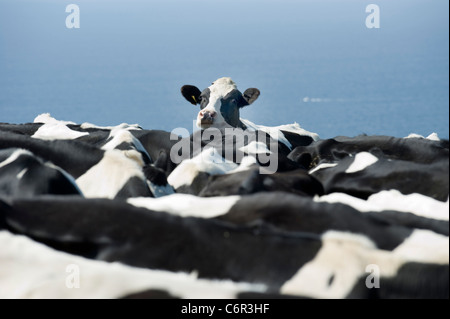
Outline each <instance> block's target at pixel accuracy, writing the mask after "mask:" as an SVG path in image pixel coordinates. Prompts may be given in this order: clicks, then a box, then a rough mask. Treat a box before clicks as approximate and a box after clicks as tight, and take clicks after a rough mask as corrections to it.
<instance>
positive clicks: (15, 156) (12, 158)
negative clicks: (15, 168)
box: [0, 149, 34, 168]
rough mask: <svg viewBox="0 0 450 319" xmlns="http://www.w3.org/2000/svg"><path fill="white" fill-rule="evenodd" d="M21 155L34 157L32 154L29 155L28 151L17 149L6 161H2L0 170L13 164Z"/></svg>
mask: <svg viewBox="0 0 450 319" xmlns="http://www.w3.org/2000/svg"><path fill="white" fill-rule="evenodd" d="M22 155H28V156H32V157H34V155H33V153H31V152H30V151H27V150H23V149H18V150H16V151H14V152H13V153H12V154H11V155H10V156H9V157H8V158H7V159H5V160H4V161H2V162H1V163H0V168H2V167H4V166H6V165H9V164H11V163H13V162H14V161H15V160H17V159H18V158H19V157H20V156H22Z"/></svg>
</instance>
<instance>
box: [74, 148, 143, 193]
mask: <svg viewBox="0 0 450 319" xmlns="http://www.w3.org/2000/svg"><path fill="white" fill-rule="evenodd" d="M141 168H142V167H141V166H140V165H139V164H138V162H137V161H136V160H135V159H130V158H129V157H127V156H125V155H124V154H123V153H122V152H121V151H119V150H107V151H105V154H104V156H103V158H102V159H101V160H100V162H98V163H97V164H96V165H94V166H93V167H91V168H90V169H89V170H88V171H87V172H86V173H84V174H83V175H82V176H80V177H78V178H77V180H76V182H77V185H78V186H79V187H80V189H81V191H82V192H83V194H84V195H85V196H86V197H101V198H110V199H112V198H114V197H115V196H116V195H117V193H118V192H119V191H120V190H121V189H122V187H123V186H124V185H125V184H126V183H127V181H128V180H129V179H130V178H132V177H138V178H140V179H142V180H143V181H145V176H144V173H143V172H142V169H141Z"/></svg>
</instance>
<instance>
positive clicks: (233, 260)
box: [0, 193, 449, 298]
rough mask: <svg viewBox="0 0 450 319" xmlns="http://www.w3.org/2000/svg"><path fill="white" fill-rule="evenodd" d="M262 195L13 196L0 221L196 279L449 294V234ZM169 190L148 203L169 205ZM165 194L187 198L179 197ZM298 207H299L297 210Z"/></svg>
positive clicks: (54, 241)
mask: <svg viewBox="0 0 450 319" xmlns="http://www.w3.org/2000/svg"><path fill="white" fill-rule="evenodd" d="M266 195H267V194H262V193H261V194H257V195H251V196H249V197H243V198H238V199H237V201H234V203H235V204H234V205H233V206H232V207H231V208H230V209H229V210H228V211H225V214H222V215H220V216H217V218H213V219H211V218H201V217H191V216H186V217H181V216H174V215H173V214H167V213H166V212H164V211H157V210H151V209H148V208H138V207H134V206H132V205H130V204H128V203H125V202H123V201H114V200H112V201H111V200H106V199H76V198H62V197H54V198H50V197H46V198H40V199H39V198H34V199H11V200H9V201H8V203H7V204H3V205H4V209H2V210H1V212H0V225H4V226H3V227H4V228H6V229H8V230H12V231H14V232H16V233H20V234H24V235H27V236H30V237H32V238H34V239H35V240H38V241H40V242H42V243H45V244H47V245H49V246H51V247H54V248H56V249H58V250H63V251H65V252H68V253H71V254H77V255H81V256H84V257H86V258H92V259H96V260H103V261H108V262H112V261H120V262H121V263H124V264H127V265H130V266H135V267H141V268H150V269H160V270H168V271H172V272H180V271H182V272H188V273H189V272H192V271H196V272H197V273H198V276H199V277H200V278H209V279H231V280H233V281H237V282H249V283H254V284H263V285H265V286H266V289H265V292H269V293H282V294H287V295H297V296H308V297H315V298H345V297H347V298H348V297H351V298H361V297H363V298H367V297H377V296H390V297H393V296H397V297H402V298H408V297H417V296H419V297H431V298H446V297H448V281H443V280H442V279H444V278H448V258H449V256H448V255H449V254H448V236H445V235H440V234H437V233H434V232H432V231H430V230H428V229H409V228H407V227H405V226H404V225H401V224H398V223H397V222H396V220H395V219H385V218H384V217H383V216H380V217H379V218H377V217H376V215H374V214H367V215H365V214H364V213H360V212H357V211H356V210H354V209H349V208H348V207H345V205H342V204H335V205H332V204H328V203H315V202H313V201H312V199H311V198H305V197H298V196H295V195H292V194H283V193H273V194H270V195H269V196H266ZM171 196H175V197H178V196H179V195H171ZM180 196H189V195H180ZM168 197H170V196H168ZM168 197H163V198H160V199H151V198H147V200H149V201H159V200H163V201H166V202H167V200H169V198H168ZM166 199H167V200H166ZM204 200H208V201H213V200H214V199H210V198H208V199H204ZM130 201H132V200H130ZM170 201H171V203H172V205H181V206H182V205H183V203H182V202H179V199H178V198H177V199H176V200H175V199H174V200H172V199H171V200H170ZM210 204H212V203H210ZM299 205H300V206H301V207H303V208H304V209H302V210H298V209H297V206H299ZM219 208H220V207H219ZM222 209H223V208H222ZM191 210H192V208H191ZM341 217H342V218H341ZM447 224H448V222H447ZM98 225H102V227H101V228H98V227H97V226H98ZM374 265H375V266H377V267H378V268H379V269H380V270H381V272H380V274H379V276H380V278H379V280H380V282H381V287H379V288H377V290H371V289H369V287H367V281H365V280H363V279H366V278H367V276H368V274H367V268H368V266H374ZM430 267H431V268H432V269H431V268H430ZM412 274H421V276H418V277H420V278H417V276H414V275H412ZM424 276H425V277H427V280H424ZM406 279H408V284H407V286H408V287H407V288H406V289H405V283H404V281H405V280H406ZM384 283H386V285H383V284H384Z"/></svg>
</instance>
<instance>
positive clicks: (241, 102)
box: [181, 77, 260, 129]
mask: <svg viewBox="0 0 450 319" xmlns="http://www.w3.org/2000/svg"><path fill="white" fill-rule="evenodd" d="M181 94H182V95H183V96H184V97H185V99H186V100H188V101H189V102H190V103H192V104H194V105H197V104H199V105H200V108H201V110H200V112H199V113H198V116H197V126H198V127H199V128H201V129H207V128H209V127H216V128H224V127H229V126H231V127H241V128H242V126H243V124H242V123H241V121H240V120H239V109H240V108H241V107H244V106H246V105H250V104H252V103H253V102H254V101H255V100H256V99H257V98H258V96H259V94H260V92H259V90H258V89H255V88H250V89H247V90H245V92H244V94H242V93H241V92H240V91H239V90H238V89H237V86H236V84H235V83H234V82H233V81H232V80H231V79H230V78H226V77H225V78H220V79H218V80H216V81H214V82H213V83H212V85H211V86H210V87H208V88H207V89H205V90H203V92H200V90H199V89H198V88H197V87H195V86H192V85H184V86H183V87H182V88H181Z"/></svg>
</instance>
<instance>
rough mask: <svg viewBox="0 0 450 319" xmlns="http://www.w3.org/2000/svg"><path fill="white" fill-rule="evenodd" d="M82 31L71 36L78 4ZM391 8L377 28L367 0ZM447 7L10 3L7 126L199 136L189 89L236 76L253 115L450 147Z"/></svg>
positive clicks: (4, 55)
mask: <svg viewBox="0 0 450 319" xmlns="http://www.w3.org/2000/svg"><path fill="white" fill-rule="evenodd" d="M72 3H73V4H76V5H78V7H79V8H80V28H79V29H69V28H67V27H66V23H65V22H66V18H67V16H68V15H69V13H67V12H66V11H65V9H66V6H67V5H69V4H72ZM371 3H374V4H377V5H378V6H379V8H380V28H379V29H368V28H367V27H366V24H365V21H366V18H367V16H368V13H366V10H365V9H366V7H367V5H369V4H371ZM448 6H449V2H448V1H446V0H433V1H429V0H397V1H389V0H380V1H376V0H374V1H361V0H342V1H337V0H333V1H331V0H328V1H313V0H310V1H309V0H305V1H287V0H281V1H268V0H262V1H256V0H254V1H253V0H247V1H237V0H231V1H230V0H228V1H222V0H217V1H206V0H191V1H181V0H165V1H151V0H150V1H144V0H129V1H117V0H79V1H60V0H45V1H44V0H34V1H31V0H0V122H10V123H25V122H32V121H33V119H34V118H35V117H36V116H37V115H38V114H41V113H45V112H49V113H51V114H52V115H53V116H54V117H56V118H58V119H62V120H70V121H74V122H76V123H82V122H91V123H95V124H98V125H117V124H119V123H122V122H127V123H138V124H140V125H141V126H143V127H145V128H148V129H164V130H168V131H170V130H172V129H173V128H176V127H185V128H187V129H188V130H190V131H192V130H193V129H194V128H193V127H192V121H193V119H194V118H195V117H196V115H197V112H198V109H197V108H196V107H194V106H192V105H191V104H189V103H188V102H186V101H185V100H184V99H183V98H182V96H181V94H180V88H181V86H182V85H184V84H192V85H196V86H198V87H199V88H200V89H204V88H206V87H208V86H209V85H210V83H211V82H213V81H214V80H216V79H217V78H219V77H222V76H230V77H231V78H232V79H233V80H234V81H235V82H236V83H237V85H238V88H239V89H240V90H241V91H242V92H243V91H244V90H245V89H246V88H249V87H256V88H258V89H259V90H260V91H261V96H260V97H259V99H258V100H257V101H256V102H255V103H254V104H253V105H251V106H249V107H246V108H244V109H242V111H241V116H242V117H244V118H246V119H249V120H251V121H253V122H255V123H258V124H262V125H281V124H288V123H292V122H298V123H300V125H301V126H302V127H304V128H305V129H307V130H309V131H313V132H316V133H318V134H319V135H320V136H321V137H334V136H338V135H347V136H355V135H358V134H362V133H365V134H369V135H372V134H377V135H393V136H398V137H403V136H407V135H408V134H409V133H418V134H421V135H424V136H426V135H428V134H431V133H433V132H437V133H438V134H439V136H441V137H444V138H448V126H449V122H448V117H449V102H448V101H449V93H448V86H449V83H448V82H449V81H448V69H449V62H448V61H449V45H448V38H449V31H448V24H449V17H448Z"/></svg>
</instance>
